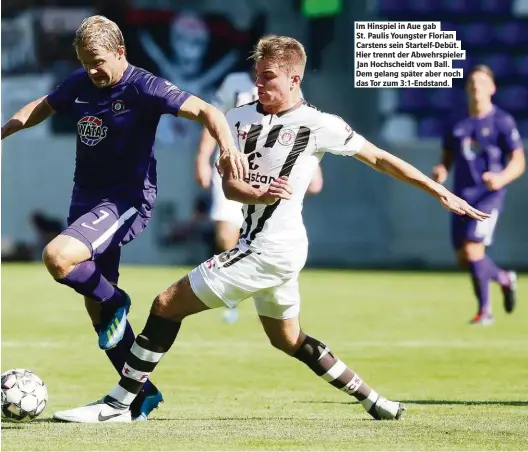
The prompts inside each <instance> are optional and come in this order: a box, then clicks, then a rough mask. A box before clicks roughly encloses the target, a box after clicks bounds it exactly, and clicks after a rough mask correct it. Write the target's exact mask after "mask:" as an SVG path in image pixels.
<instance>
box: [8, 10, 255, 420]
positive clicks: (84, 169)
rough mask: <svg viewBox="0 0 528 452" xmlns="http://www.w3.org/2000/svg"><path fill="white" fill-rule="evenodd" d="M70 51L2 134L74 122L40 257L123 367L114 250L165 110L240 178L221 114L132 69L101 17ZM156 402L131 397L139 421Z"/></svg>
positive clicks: (149, 200)
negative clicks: (58, 74)
mask: <svg viewBox="0 0 528 452" xmlns="http://www.w3.org/2000/svg"><path fill="white" fill-rule="evenodd" d="M74 46H75V50H76V52H77V56H78V59H79V61H80V62H81V64H82V66H83V68H81V69H79V70H77V71H75V72H74V73H72V74H71V75H70V76H69V77H68V78H67V79H66V80H65V81H64V82H63V83H62V84H61V85H60V86H59V87H57V88H56V89H55V90H54V91H53V92H51V93H50V94H49V95H47V96H44V97H41V98H40V99H37V100H35V101H34V102H31V103H29V104H28V105H26V106H25V107H23V108H22V109H21V110H20V111H18V112H17V113H15V114H14V115H13V117H12V118H10V119H9V120H8V121H7V122H6V124H5V125H4V126H3V127H2V139H4V138H6V137H7V136H9V135H12V134H13V133H16V132H18V131H20V130H22V129H25V128H29V127H33V126H35V125H37V124H39V123H40V122H42V121H44V120H45V119H46V118H48V117H50V116H51V115H53V114H54V113H58V114H65V115H70V116H73V117H75V118H76V119H77V134H78V137H77V153H76V168H75V175H74V188H73V193H72V198H71V206H70V211H69V216H68V227H67V229H66V230H64V231H63V232H62V234H60V235H59V236H58V237H56V238H55V239H53V240H52V241H51V242H50V243H49V244H48V245H47V246H46V248H45V250H44V253H43V260H44V263H45V265H46V267H47V269H48V271H49V273H50V274H51V276H52V277H53V278H54V279H55V280H56V281H57V282H59V283H60V284H64V285H67V286H69V287H71V288H72V289H74V290H75V291H76V292H78V293H80V294H81V295H83V296H84V298H85V304H86V309H87V311H88V313H89V315H90V317H91V319H92V323H93V324H94V328H95V330H96V332H97V333H98V336H99V347H100V348H101V349H103V350H105V351H106V353H107V355H108V357H109V359H110V361H111V362H112V364H113V365H114V367H115V368H116V370H117V371H118V372H119V373H121V371H122V369H123V365H124V364H125V359H126V356H127V354H128V352H129V351H130V348H131V346H132V344H133V343H134V340H135V336H134V333H133V331H132V328H131V326H130V323H129V322H128V321H127V313H128V311H129V309H130V304H131V301H130V298H129V296H128V295H127V294H126V293H125V292H124V291H123V290H122V289H121V288H119V287H118V286H117V282H118V277H119V271H118V269H119V262H120V256H121V246H123V245H125V244H126V243H128V242H130V241H131V240H133V239H134V238H135V237H137V236H138V234H139V233H140V232H141V231H142V230H143V229H144V228H145V227H146V226H147V223H148V221H149V219H150V217H151V213H152V209H153V206H154V203H155V199H156V194H157V181H156V159H155V157H154V146H153V145H154V138H155V134H156V128H157V126H158V122H159V120H160V117H161V115H162V114H173V115H176V116H180V117H183V118H187V119H191V120H194V121H199V122H201V123H202V124H203V125H204V126H206V127H207V128H208V129H209V131H210V132H211V134H212V136H213V137H214V138H215V139H216V140H217V142H218V143H219V146H220V148H221V150H222V154H223V156H222V158H223V161H225V160H229V161H230V163H231V165H232V171H233V175H235V176H236V177H237V178H240V179H242V178H243V177H244V174H247V161H246V160H245V158H244V157H243V156H242V154H241V153H239V152H237V151H236V150H235V149H236V148H235V145H234V142H233V138H232V136H231V132H230V128H229V125H228V124H227V121H226V119H225V117H224V115H223V114H222V113H221V112H220V111H219V110H217V109H216V108H215V107H213V106H211V105H209V104H207V103H206V102H204V101H202V100H201V99H199V98H197V97H195V96H193V95H191V94H189V93H186V92H184V91H181V90H180V89H179V88H178V87H176V86H174V85H173V84H172V83H170V82H169V81H167V80H164V79H162V78H159V77H156V76H154V75H153V74H151V73H149V72H147V71H145V70H144V69H141V68H138V67H134V66H132V65H131V64H130V63H128V61H127V58H126V50H125V42H124V39H123V35H122V33H121V31H120V29H119V27H118V26H117V24H115V23H114V22H112V21H110V20H109V19H107V18H105V17H103V16H92V17H89V18H87V19H85V20H84V21H83V22H82V23H81V25H80V27H79V29H78V30H77V32H76V36H75V41H74ZM162 400H163V398H162V395H161V392H159V390H158V389H157V388H156V387H155V386H154V385H153V384H152V383H151V382H150V381H148V382H147V384H146V388H145V391H143V392H142V393H140V394H139V395H138V397H137V398H136V400H135V401H134V408H133V415H132V416H133V418H134V419H136V420H146V419H147V417H148V415H149V413H150V412H151V411H152V410H153V409H154V408H156V407H157V406H158V404H159V403H160V402H161V401H162Z"/></svg>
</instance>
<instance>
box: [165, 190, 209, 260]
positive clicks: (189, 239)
mask: <svg viewBox="0 0 528 452" xmlns="http://www.w3.org/2000/svg"><path fill="white" fill-rule="evenodd" d="M210 208H211V199H210V197H209V195H207V194H202V195H199V196H198V197H197V198H196V200H195V203H194V210H193V213H192V215H191V218H190V219H189V220H185V221H175V222H174V223H172V224H171V225H170V227H169V231H168V232H167V234H166V235H165V236H164V237H163V238H162V240H161V244H162V245H164V246H171V245H176V246H178V245H187V244H189V243H194V244H196V243H198V244H200V245H204V246H205V248H206V250H205V251H206V255H207V256H212V255H213V254H215V238H214V227H213V223H212V221H211V219H210V218H209V210H210ZM200 261H201V259H200V257H199V256H197V257H196V258H195V260H194V261H193V262H192V263H196V262H200Z"/></svg>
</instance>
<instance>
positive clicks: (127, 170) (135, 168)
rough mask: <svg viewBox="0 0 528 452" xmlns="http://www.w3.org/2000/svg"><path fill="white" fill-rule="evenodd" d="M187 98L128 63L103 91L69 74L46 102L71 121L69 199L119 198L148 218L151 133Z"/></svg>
mask: <svg viewBox="0 0 528 452" xmlns="http://www.w3.org/2000/svg"><path fill="white" fill-rule="evenodd" d="M189 96H190V94H189V93H186V92H184V91H181V90H180V89H179V88H177V87H176V86H174V85H173V84H172V83H170V82H168V81H167V80H164V79H162V78H159V77H156V76H154V75H153V74H151V73H150V72H148V71H146V70H144V69H141V68H137V67H134V66H132V65H131V64H129V65H128V67H127V69H126V71H125V73H124V74H123V77H122V78H121V80H120V81H119V83H117V84H115V85H113V86H111V87H108V88H97V87H95V86H94V85H93V84H92V82H91V81H90V79H89V77H88V74H87V73H86V71H85V70H84V69H79V70H77V71H75V72H74V73H72V74H71V75H70V76H69V77H68V78H67V79H66V80H65V81H64V83H62V84H61V85H60V86H59V87H58V88H56V89H55V90H54V91H53V92H52V93H50V94H49V96H48V103H49V105H50V106H51V107H52V108H53V109H54V110H55V111H56V112H57V113H59V114H67V115H71V116H73V117H75V119H76V120H77V154H76V166H75V175H74V182H75V186H74V196H73V197H74V199H75V198H78V197H81V198H83V197H85V196H89V197H93V196H97V197H100V198H101V199H104V198H114V197H125V198H127V199H130V200H131V202H133V203H134V204H136V205H138V208H139V209H140V212H141V213H142V214H143V215H146V216H150V212H151V210H152V207H153V204H154V201H155V198H156V192H157V175H156V159H155V157H154V140H155V135H156V128H157V126H158V122H159V120H160V117H161V115H162V114H164V113H170V114H173V115H177V114H178V111H179V109H180V107H181V105H182V104H183V103H184V102H185V100H187V98H188V97H189Z"/></svg>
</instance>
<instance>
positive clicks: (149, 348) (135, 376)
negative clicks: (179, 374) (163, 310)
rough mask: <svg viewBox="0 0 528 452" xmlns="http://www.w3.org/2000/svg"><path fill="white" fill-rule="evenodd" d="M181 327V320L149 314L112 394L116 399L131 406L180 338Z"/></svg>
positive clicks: (112, 397) (110, 394) (113, 398)
mask: <svg viewBox="0 0 528 452" xmlns="http://www.w3.org/2000/svg"><path fill="white" fill-rule="evenodd" d="M180 327H181V323H180V322H174V321H172V320H168V319H165V318H163V317H159V316H156V315H153V314H151V315H150V316H149V318H148V320H147V324H146V325H145V328H144V329H143V331H142V332H141V334H140V335H139V336H138V337H137V338H136V341H135V342H134V345H132V348H131V349H130V352H129V354H128V356H127V359H126V362H125V365H124V366H123V370H122V372H121V375H122V376H121V380H120V381H119V384H118V385H117V386H116V387H115V388H114V389H112V391H110V393H109V394H108V395H109V396H110V397H111V399H112V400H115V401H116V402H119V404H121V405H124V406H130V404H131V403H132V402H133V401H134V399H135V398H136V396H137V394H139V391H141V388H142V387H143V385H144V384H145V382H146V381H147V380H148V378H149V376H150V374H151V373H152V372H153V371H154V369H155V368H156V366H157V365H158V363H159V362H160V360H161V358H163V356H164V355H165V353H167V351H168V350H169V349H170V347H171V346H172V344H173V343H174V341H175V340H176V336H177V335H178V331H179V330H180Z"/></svg>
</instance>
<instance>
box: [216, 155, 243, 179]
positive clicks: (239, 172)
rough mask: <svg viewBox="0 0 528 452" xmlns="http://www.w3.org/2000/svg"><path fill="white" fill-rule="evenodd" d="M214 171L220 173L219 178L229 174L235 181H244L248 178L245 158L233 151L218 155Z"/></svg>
mask: <svg viewBox="0 0 528 452" xmlns="http://www.w3.org/2000/svg"><path fill="white" fill-rule="evenodd" d="M216 169H217V170H218V172H219V173H220V176H223V175H224V174H225V173H226V172H229V173H230V174H232V176H233V178H234V179H237V180H244V179H246V178H248V177H249V163H248V159H247V156H246V155H245V154H243V153H242V152H239V151H235V150H234V149H230V150H228V151H224V152H222V153H221V154H220V158H219V159H218V162H216Z"/></svg>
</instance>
